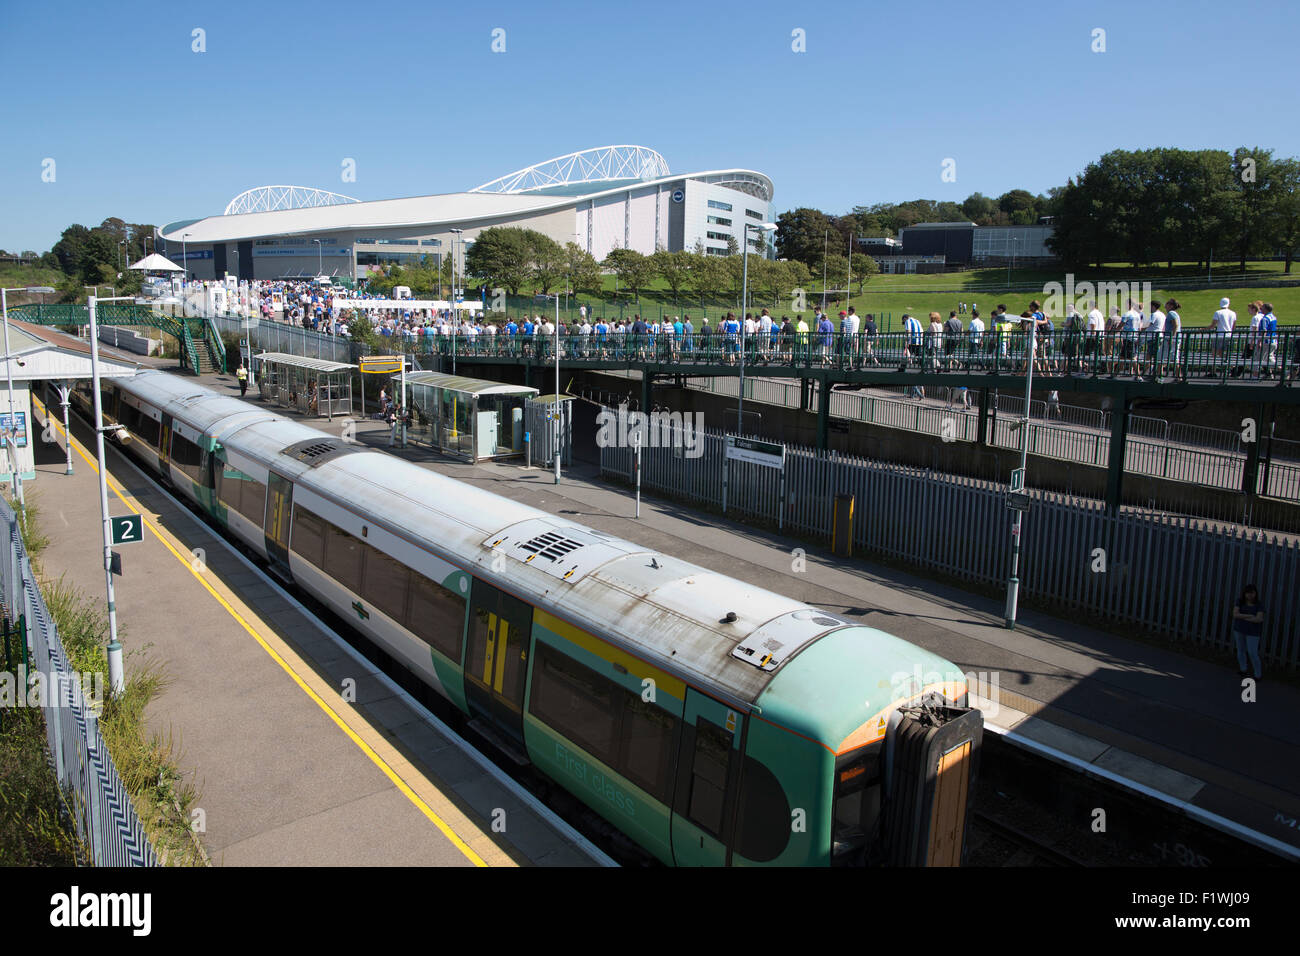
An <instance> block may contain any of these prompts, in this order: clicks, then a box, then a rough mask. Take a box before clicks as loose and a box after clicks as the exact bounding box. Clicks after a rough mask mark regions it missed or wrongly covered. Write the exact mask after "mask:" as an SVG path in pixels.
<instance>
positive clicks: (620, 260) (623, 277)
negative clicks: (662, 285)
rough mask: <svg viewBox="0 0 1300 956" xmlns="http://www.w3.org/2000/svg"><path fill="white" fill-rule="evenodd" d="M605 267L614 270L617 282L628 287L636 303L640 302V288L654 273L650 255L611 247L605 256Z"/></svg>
mask: <svg viewBox="0 0 1300 956" xmlns="http://www.w3.org/2000/svg"><path fill="white" fill-rule="evenodd" d="M605 267H606V268H609V269H613V270H614V274H615V275H616V276H618V281H619V284H620V285H622V286H623V288H625V289H630V290H631V292H632V294H633V295H634V296H635V297H636V301H637V303H638V304H640V302H641V289H642V288H644V287H645V284H646V283H647V282H648V281H649V280H650V277H651V276H652V275H653V274H654V265H653V264H652V263H651V261H650V257H649V256H646V255H642V254H641V253H639V252H637V251H636V250H635V249H612V250H610V253H609V255H608V256H606V257H605Z"/></svg>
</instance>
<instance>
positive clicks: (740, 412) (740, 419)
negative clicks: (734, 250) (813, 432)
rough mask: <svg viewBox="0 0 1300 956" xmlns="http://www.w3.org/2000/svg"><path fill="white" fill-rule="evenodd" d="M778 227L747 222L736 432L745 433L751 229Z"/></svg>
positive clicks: (770, 224)
mask: <svg viewBox="0 0 1300 956" xmlns="http://www.w3.org/2000/svg"><path fill="white" fill-rule="evenodd" d="M775 228H776V223H774V222H760V223H752V222H747V223H745V232H744V239H745V248H744V250H743V251H742V253H741V278H740V314H741V320H740V397H739V398H738V399H737V401H736V434H737V435H743V434H744V433H745V423H744V415H745V320H744V315H745V303H746V302H747V301H748V299H749V230H750V229H757V230H759V232H761V233H768V232H771V231H772V230H774V229H775Z"/></svg>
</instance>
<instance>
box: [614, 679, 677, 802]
mask: <svg viewBox="0 0 1300 956" xmlns="http://www.w3.org/2000/svg"><path fill="white" fill-rule="evenodd" d="M676 732H677V719H676V718H675V717H674V716H673V715H672V714H670V713H668V712H667V711H665V710H663V709H662V708H660V707H657V706H655V705H654V704H649V703H646V702H645V701H644V700H642V699H641V697H640V695H637V694H629V695H628V696H627V698H626V700H625V701H624V703H623V728H622V733H621V734H620V738H621V743H622V754H621V755H620V758H619V761H618V769H619V772H620V773H622V774H623V776H625V777H627V778H628V779H629V780H631V781H632V782H633V783H635V784H636V785H637V786H638V787H640V788H641V789H642V790H644V791H646V793H649V794H651V795H652V796H654V797H657V798H658V799H660V800H666V799H667V798H668V784H669V782H670V780H671V777H672V755H673V737H674V736H675V734H676Z"/></svg>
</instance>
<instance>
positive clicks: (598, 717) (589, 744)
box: [530, 643, 617, 765]
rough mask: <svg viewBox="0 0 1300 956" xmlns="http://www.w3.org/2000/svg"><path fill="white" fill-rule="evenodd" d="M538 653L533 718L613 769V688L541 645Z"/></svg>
mask: <svg viewBox="0 0 1300 956" xmlns="http://www.w3.org/2000/svg"><path fill="white" fill-rule="evenodd" d="M537 651H538V655H539V657H538V664H539V666H537V667H535V668H534V669H533V690H532V697H531V703H530V708H531V710H532V712H533V714H534V716H536V717H538V718H539V719H540V720H542V721H543V722H544V723H546V724H547V725H549V726H550V727H552V728H553V729H555V730H556V731H558V732H559V733H560V734H562V735H563V736H565V737H568V738H569V739H570V740H572V741H573V742H574V743H576V744H578V745H580V746H581V747H582V748H583V749H584V750H586V751H587V752H588V753H590V754H591V755H592V756H593V757H595V758H596V759H597V760H601V761H604V762H605V763H607V764H611V765H612V764H613V763H614V759H615V754H614V731H615V727H616V726H617V719H616V718H617V714H616V713H615V704H616V698H615V696H614V690H615V687H614V685H613V684H612V683H611V682H610V681H609V680H607V679H605V678H603V677H601V676H600V675H598V674H596V673H595V672H594V671H592V670H591V669H590V668H587V667H584V666H582V665H581V664H579V663H578V662H577V661H574V660H570V659H569V658H568V657H565V656H564V655H563V654H561V653H559V652H558V651H556V650H553V649H552V648H550V647H547V646H546V645H544V644H540V643H539V644H538V645H537Z"/></svg>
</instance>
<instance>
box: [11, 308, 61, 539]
mask: <svg viewBox="0 0 1300 956" xmlns="http://www.w3.org/2000/svg"><path fill="white" fill-rule="evenodd" d="M53 291H54V289H52V288H51V287H50V286H47V285H29V286H17V287H15V288H11V289H0V314H3V316H4V327H5V374H6V375H7V376H8V379H9V420H8V424H7V425H6V426H5V428H4V429H3V436H4V442H5V447H6V448H7V449H8V450H9V462H10V465H9V467H10V468H11V469H13V470H12V471H11V472H10V474H11V475H12V476H13V484H14V499H15V500H16V501H17V502H18V512H19V514H21V515H22V517H23V519H24V520H25V519H26V518H27V503H26V501H25V500H24V499H23V476H22V469H21V468H19V467H18V444H17V443H18V427H17V425H18V419H17V417H16V416H15V414H14V366H13V353H12V352H11V351H10V350H9V293H10V292H28V293H33V294H41V295H44V294H45V293H46V292H53ZM67 427H68V403H67V396H66V395H65V396H64V402H63V428H64V430H65V431H66V430H67ZM24 431H25V432H27V434H28V435H30V434H31V427H30V426H28V427H26V428H24ZM68 474H72V451H71V448H69V451H68Z"/></svg>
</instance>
